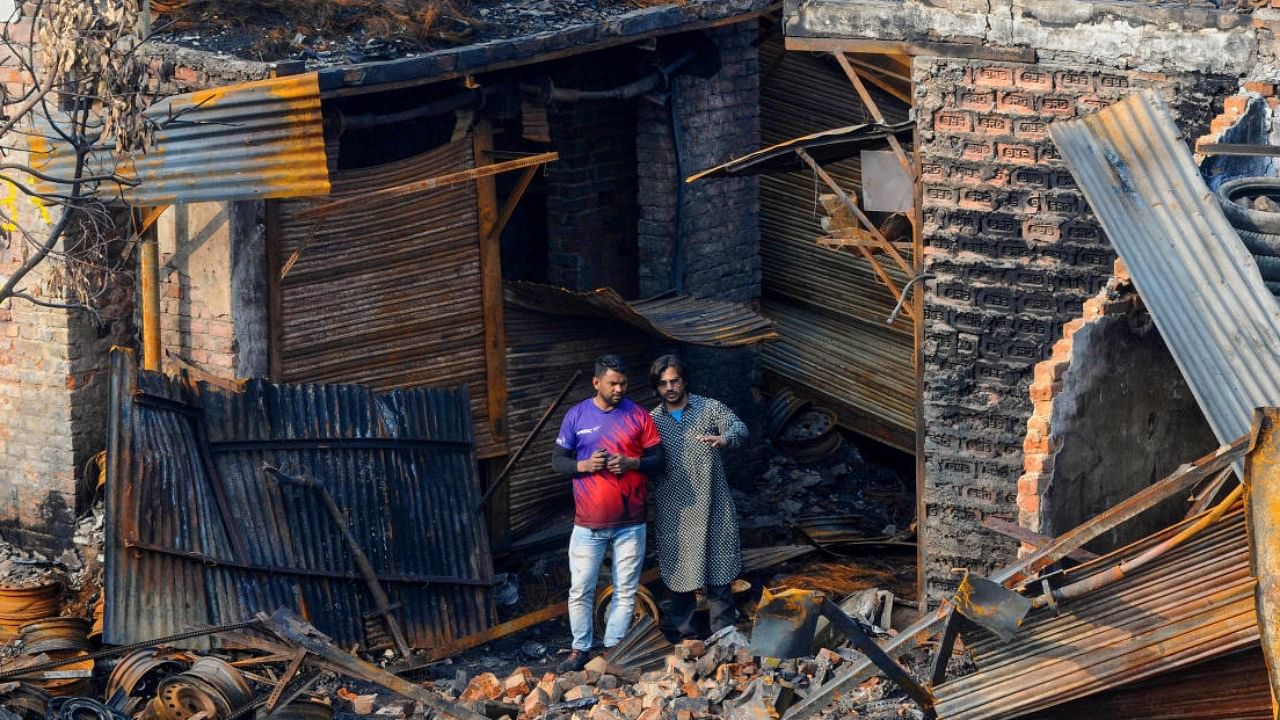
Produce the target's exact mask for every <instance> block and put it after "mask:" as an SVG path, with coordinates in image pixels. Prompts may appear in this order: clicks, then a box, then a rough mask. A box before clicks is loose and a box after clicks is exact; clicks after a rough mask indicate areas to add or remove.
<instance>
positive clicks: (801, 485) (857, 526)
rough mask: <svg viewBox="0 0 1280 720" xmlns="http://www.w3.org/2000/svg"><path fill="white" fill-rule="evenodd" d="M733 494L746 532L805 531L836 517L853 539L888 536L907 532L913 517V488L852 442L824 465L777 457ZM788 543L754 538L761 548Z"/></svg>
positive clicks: (779, 539)
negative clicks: (770, 543)
mask: <svg viewBox="0 0 1280 720" xmlns="http://www.w3.org/2000/svg"><path fill="white" fill-rule="evenodd" d="M733 492H734V503H735V504H736V505H737V508H738V516H739V518H740V522H741V528H742V530H743V532H749V531H753V530H764V529H769V528H798V529H800V530H801V531H802V532H803V531H804V529H805V526H806V525H809V524H812V523H814V522H815V521H817V520H819V519H823V522H824V524H830V521H831V519H832V518H838V519H839V524H840V526H841V527H842V528H843V529H845V530H846V531H848V533H849V534H850V536H851V537H853V536H856V537H859V538H874V537H888V536H894V535H897V534H899V533H902V532H903V531H905V530H907V529H908V527H909V526H910V524H911V518H912V517H913V513H914V508H913V505H912V504H913V502H914V497H915V496H914V492H913V491H912V489H911V488H909V487H907V486H906V485H905V484H904V482H903V480H902V479H901V478H900V477H899V476H898V475H896V474H895V473H894V472H893V471H891V470H889V469H887V468H885V467H883V466H881V465H877V464H875V463H871V462H868V461H867V460H865V459H864V458H863V457H862V455H861V453H859V451H858V448H857V447H855V446H854V445H852V444H846V445H844V446H842V447H841V448H840V449H839V451H838V452H836V453H835V454H834V455H833V456H831V457H830V458H828V460H827V461H826V462H825V463H823V464H820V465H802V464H800V463H798V462H796V461H794V460H792V459H790V458H788V457H787V456H785V455H782V454H774V455H772V456H771V457H770V459H769V467H768V469H767V470H766V471H765V472H764V473H763V474H762V475H761V476H760V477H759V479H758V480H757V481H756V483H755V484H754V486H753V487H751V488H746V489H738V488H735V489H734V491H733ZM813 539H814V540H818V541H819V542H821V540H820V539H819V538H813ZM785 540H786V538H785V537H783V536H777V537H773V536H768V535H765V536H762V537H759V538H756V539H755V541H756V543H757V544H760V543H764V542H782V541H785Z"/></svg>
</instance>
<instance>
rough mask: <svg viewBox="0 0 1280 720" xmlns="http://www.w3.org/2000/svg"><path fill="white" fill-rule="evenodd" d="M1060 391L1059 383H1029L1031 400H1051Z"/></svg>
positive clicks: (1060, 384)
mask: <svg viewBox="0 0 1280 720" xmlns="http://www.w3.org/2000/svg"><path fill="white" fill-rule="evenodd" d="M1061 390H1062V383H1060V382H1040V381H1036V382H1033V383H1031V389H1030V393H1031V399H1032V400H1052V399H1053V398H1054V396H1055V395H1057V394H1058V393H1059V392H1060V391H1061Z"/></svg>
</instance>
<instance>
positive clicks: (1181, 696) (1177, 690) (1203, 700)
mask: <svg viewBox="0 0 1280 720" xmlns="http://www.w3.org/2000/svg"><path fill="white" fill-rule="evenodd" d="M1272 717H1273V716H1272V714H1271V691H1270V690H1269V689H1268V688H1267V667H1266V664H1265V663H1264V662H1263V660H1262V653H1261V652H1259V651H1258V650H1257V649H1252V650H1246V651H1244V652H1239V653H1236V654H1234V655H1231V656H1229V657H1225V658H1214V659H1213V660H1209V661H1207V662H1203V663H1200V664H1199V665H1196V666H1195V667H1191V668H1187V669H1186V670H1175V671H1174V672H1170V673H1165V674H1163V675H1160V676H1158V677H1154V678H1152V679H1150V680H1144V681H1143V682H1140V683H1135V684H1133V685H1130V686H1126V687H1122V688H1119V689H1117V690H1112V691H1110V692H1106V693H1102V694H1100V695H1097V696H1094V697H1088V698H1085V699H1083V700H1077V701H1075V702H1070V703H1067V704H1066V705H1063V706H1061V707H1056V708H1053V709H1052V710H1048V711H1046V712H1043V713H1037V714H1036V718H1037V719H1038V720H1080V718H1099V720H1101V719H1103V718H1124V720H1223V718H1230V719H1231V720H1272Z"/></svg>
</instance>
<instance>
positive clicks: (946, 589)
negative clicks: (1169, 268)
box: [914, 58, 1234, 601]
mask: <svg viewBox="0 0 1280 720" xmlns="http://www.w3.org/2000/svg"><path fill="white" fill-rule="evenodd" d="M914 79H915V83H916V88H917V89H918V90H917V96H916V100H917V103H916V112H917V117H918V122H919V128H920V141H921V145H920V148H919V152H920V158H921V176H922V183H923V186H924V187H923V193H924V203H923V213H924V220H925V226H924V234H925V242H926V244H927V246H928V253H929V255H928V258H927V265H928V270H929V271H930V272H932V273H934V274H935V276H936V280H935V281H934V283H933V286H932V288H930V290H929V292H928V294H927V300H926V303H925V328H924V345H923V348H922V351H923V355H924V373H925V388H924V396H923V399H922V402H923V413H924V426H925V433H926V436H925V446H924V450H925V467H924V472H925V482H924V486H925V487H924V498H923V499H924V507H925V515H926V516H925V518H924V519H923V521H922V523H921V542H922V554H923V563H924V565H923V567H922V573H923V577H924V582H925V588H924V590H925V593H926V595H927V596H928V598H929V600H930V601H937V600H938V599H939V598H941V597H944V596H946V595H948V594H950V592H951V591H952V590H954V587H955V582H956V576H955V575H953V574H952V572H951V568H954V567H967V568H970V569H972V570H974V571H977V572H983V573H986V572H989V571H991V570H993V569H995V568H998V567H1000V566H1002V565H1005V564H1006V563H1007V562H1009V561H1010V560H1012V559H1013V558H1014V556H1015V554H1016V550H1017V544H1016V543H1015V542H1013V541H1011V540H1007V539H1004V538H1001V537H999V536H995V535H993V534H992V533H990V532H988V531H986V530H984V529H983V528H982V526H981V525H980V521H981V518H982V517H983V516H985V515H997V516H1000V517H1003V518H1005V519H1008V520H1011V521H1016V520H1017V518H1018V512H1019V508H1018V493H1017V490H1018V487H1017V482H1018V478H1019V476H1020V475H1022V474H1023V471H1024V467H1023V465H1024V463H1023V440H1024V437H1023V436H1024V431H1025V429H1026V427H1027V420H1028V418H1029V417H1030V416H1031V414H1032V410H1033V404H1034V403H1035V402H1040V401H1041V400H1040V399H1039V398H1035V397H1033V396H1032V395H1030V394H1029V390H1030V386H1031V383H1032V379H1033V368H1034V366H1035V364H1036V363H1037V362H1039V361H1041V360H1043V359H1046V358H1048V357H1049V356H1050V354H1051V351H1052V350H1051V349H1052V346H1053V343H1054V342H1055V341H1056V340H1057V339H1058V338H1060V337H1061V336H1062V329H1063V326H1064V325H1065V324H1066V323H1067V322H1068V321H1070V320H1071V319H1072V318H1075V317H1077V316H1079V315H1080V314H1081V312H1082V306H1083V303H1084V301H1085V299H1087V298H1088V297H1090V296H1092V295H1093V294H1095V293H1097V292H1098V290H1099V289H1100V288H1101V287H1102V286H1103V285H1104V284H1105V282H1106V280H1107V277H1108V276H1109V275H1110V271H1111V267H1112V264H1113V261H1114V259H1115V252H1114V250H1113V249H1112V247H1111V246H1110V243H1109V242H1108V241H1107V239H1106V237H1105V235H1104V233H1103V231H1102V229H1101V227H1100V225H1099V224H1098V221H1097V219H1096V218H1095V217H1094V215H1093V213H1092V212H1091V211H1090V209H1089V208H1088V206H1087V203H1086V202H1085V200H1084V197H1083V196H1082V194H1081V193H1080V191H1079V188H1077V187H1076V185H1075V182H1074V180H1073V179H1072V176H1071V173H1070V172H1069V171H1068V170H1067V168H1066V166H1065V165H1064V164H1063V162H1062V161H1061V159H1060V158H1059V157H1058V154H1057V152H1056V150H1055V148H1054V145H1053V143H1052V141H1050V140H1049V137H1048V133H1047V130H1048V127H1049V125H1050V124H1051V123H1053V122H1058V121H1061V120H1066V119H1071V118H1074V117H1078V116H1081V115H1085V114H1088V113H1092V112H1095V111H1097V110H1098V109H1100V108H1103V107H1105V106H1107V105H1108V104H1110V103H1111V102H1114V101H1115V100H1117V99H1119V98H1122V97H1124V96H1125V95H1126V94H1127V93H1130V92H1133V91H1134V90H1136V89H1140V88H1148V87H1150V88H1157V89H1159V91H1160V92H1161V93H1162V94H1163V96H1164V98H1165V100H1166V101H1167V102H1169V103H1170V106H1171V107H1173V108H1174V110H1175V113H1176V114H1177V115H1178V121H1179V123H1180V126H1181V127H1182V128H1183V129H1184V130H1187V131H1188V134H1189V136H1194V134H1197V131H1198V130H1200V129H1201V128H1203V127H1207V125H1208V123H1209V119H1210V116H1211V115H1212V114H1213V112H1212V109H1211V108H1212V104H1213V99H1214V98H1215V97H1217V96H1219V95H1221V94H1222V93H1223V92H1224V91H1226V89H1227V88H1228V87H1230V88H1231V89H1234V81H1231V82H1227V81H1225V80H1221V79H1217V78H1205V77H1202V76H1193V75H1177V76H1170V75H1154V74H1146V73H1139V72H1135V71H1121V70H1116V69H1113V68H1103V67H1092V66H1052V65H1046V64H1035V65H1028V64H1011V63H990V62H981V61H965V60H944V59H933V58H929V59H926V58H917V60H916V61H915V68H914ZM1044 399H1045V400H1047V399H1048V398H1047V397H1046V398H1044ZM1026 509H1027V508H1024V510H1026Z"/></svg>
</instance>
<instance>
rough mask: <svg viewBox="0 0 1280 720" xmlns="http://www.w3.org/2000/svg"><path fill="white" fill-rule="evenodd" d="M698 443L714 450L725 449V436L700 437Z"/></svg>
mask: <svg viewBox="0 0 1280 720" xmlns="http://www.w3.org/2000/svg"><path fill="white" fill-rule="evenodd" d="M698 442H700V443H702V444H703V445H707V446H709V447H713V448H718V447H723V446H724V436H723V435H699V436H698Z"/></svg>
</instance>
